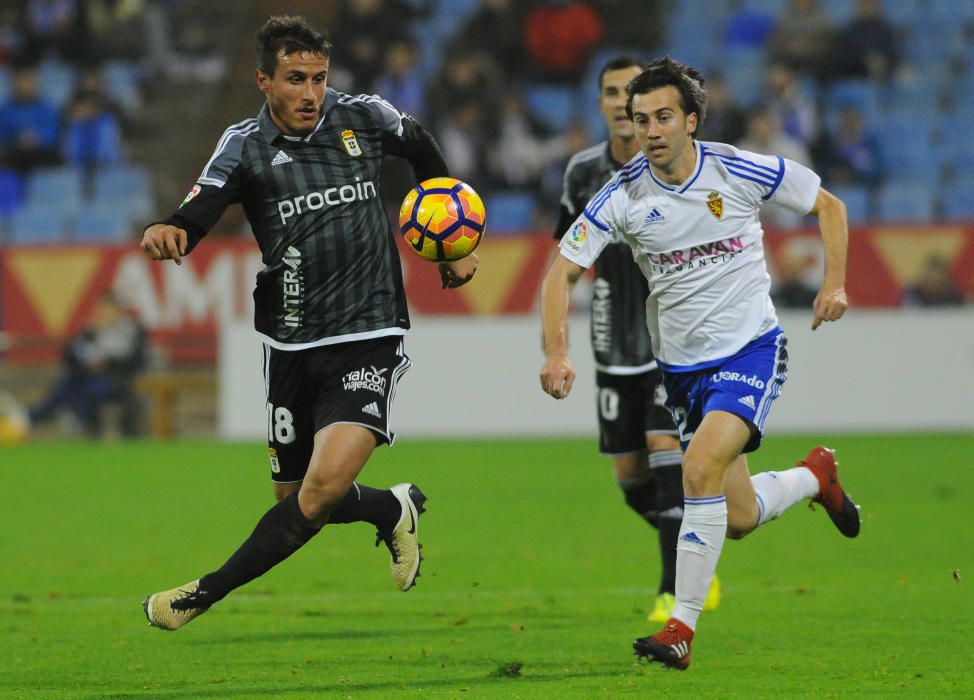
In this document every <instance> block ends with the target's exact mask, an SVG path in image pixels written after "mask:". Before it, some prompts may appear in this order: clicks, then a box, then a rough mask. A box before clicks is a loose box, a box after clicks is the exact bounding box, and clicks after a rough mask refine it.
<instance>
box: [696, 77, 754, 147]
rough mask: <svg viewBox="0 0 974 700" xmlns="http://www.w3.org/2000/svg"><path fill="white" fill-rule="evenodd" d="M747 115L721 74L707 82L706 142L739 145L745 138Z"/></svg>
mask: <svg viewBox="0 0 974 700" xmlns="http://www.w3.org/2000/svg"><path fill="white" fill-rule="evenodd" d="M745 124H746V115H745V112H744V110H743V109H741V108H740V107H739V106H738V105H737V103H736V102H734V95H733V94H732V93H731V91H730V90H728V89H727V82H726V81H725V80H724V78H723V76H722V75H720V74H719V73H715V74H713V75H711V76H710V78H709V79H708V80H707V119H706V121H705V122H704V123H703V129H702V130H701V138H702V139H703V140H704V141H718V142H720V143H730V144H735V143H737V142H738V141H739V140H740V139H741V138H742V137H743V136H744V127H745Z"/></svg>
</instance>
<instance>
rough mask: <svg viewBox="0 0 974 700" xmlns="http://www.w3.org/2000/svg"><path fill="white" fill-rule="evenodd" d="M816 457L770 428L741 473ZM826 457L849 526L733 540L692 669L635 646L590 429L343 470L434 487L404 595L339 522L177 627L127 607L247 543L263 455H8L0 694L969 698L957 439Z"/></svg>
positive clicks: (924, 438)
mask: <svg viewBox="0 0 974 700" xmlns="http://www.w3.org/2000/svg"><path fill="white" fill-rule="evenodd" d="M810 444H811V443H810V440H809V439H808V438H803V437H802V438H797V437H796V438H792V437H772V438H770V439H769V440H768V441H767V442H766V445H765V447H764V448H763V449H762V450H761V451H760V452H759V453H758V454H757V455H755V456H754V457H753V458H752V470H754V471H759V470H763V469H769V468H778V469H780V468H783V467H785V466H786V465H788V464H791V463H793V462H794V461H795V459H797V458H800V457H801V456H803V455H804V453H805V452H806V451H807V449H808V447H809V446H810ZM831 444H834V445H835V446H837V447H838V448H839V455H840V458H841V461H842V474H843V480H844V482H845V484H846V487H847V488H848V489H849V490H850V491H851V492H852V493H853V494H854V495H855V497H856V498H857V500H859V501H860V502H861V503H862V505H863V518H864V526H863V531H862V535H861V536H860V538H859V539H858V540H855V541H847V540H844V539H843V538H842V537H840V536H839V535H838V534H837V533H835V531H834V530H833V528H832V526H831V524H830V523H829V522H828V519H827V518H826V516H825V514H824V512H823V511H822V510H821V509H819V510H818V511H817V512H815V513H811V512H809V511H808V510H807V509H806V508H805V507H804V506H803V505H801V506H798V507H796V508H795V509H793V510H792V511H791V512H789V513H787V514H785V515H784V516H783V517H782V518H781V519H780V520H778V521H777V522H775V523H772V524H770V525H769V526H766V527H763V528H761V529H760V530H758V531H757V532H756V533H754V534H753V535H751V536H750V537H749V538H748V539H747V540H745V541H744V542H728V543H727V544H726V546H725V548H724V556H723V558H722V560H721V564H720V568H719V572H720V575H721V579H722V581H723V583H724V600H723V602H722V604H721V607H720V609H719V610H718V611H716V612H715V613H707V614H705V615H704V617H703V618H702V619H701V622H700V625H699V627H698V636H697V639H696V641H695V643H694V649H693V666H692V667H691V669H690V670H689V671H688V672H687V673H677V672H675V671H667V670H664V669H662V668H660V667H658V666H655V665H652V666H651V665H647V664H645V663H637V662H636V661H635V660H634V659H633V657H632V654H631V651H630V644H631V640H632V639H633V638H634V637H636V636H641V635H644V634H647V633H648V632H650V631H655V630H654V629H652V628H650V627H649V626H648V624H647V623H646V622H645V615H646V613H647V612H648V606H649V603H650V600H651V594H652V590H651V589H652V588H653V584H654V583H655V581H656V580H657V576H658V558H657V556H656V553H655V550H656V546H655V543H654V542H655V539H654V537H653V535H652V534H651V532H650V531H649V530H648V529H647V528H645V526H644V525H642V524H641V523H640V522H639V521H638V520H637V518H636V517H635V516H634V515H633V514H632V513H631V512H629V511H628V510H627V509H626V508H625V506H624V505H623V502H622V498H621V496H620V494H619V492H618V489H617V488H616V486H615V484H614V482H613V479H612V478H611V476H610V469H609V465H608V462H607V460H606V459H604V458H601V457H599V456H598V455H596V454H594V446H593V445H592V443H591V442H590V441H588V440H584V441H582V440H556V441H542V440H537V441H511V442H503V441H497V442H487V441H483V442H435V443H434V442H407V441H403V442H401V443H400V444H399V445H397V446H396V447H395V448H393V449H387V448H384V449H382V450H380V451H378V452H377V453H376V455H375V457H374V458H373V460H372V462H371V463H370V465H369V466H368V468H367V469H366V472H365V474H364V475H363V479H362V481H363V482H364V483H369V484H375V485H383V486H387V485H390V484H392V483H395V482H397V481H402V480H415V481H417V482H419V483H420V484H421V485H422V487H423V489H424V490H425V491H426V493H427V494H428V495H429V497H430V502H429V504H428V505H429V508H428V512H427V514H426V515H425V516H424V517H423V521H422V534H423V540H424V543H425V548H424V553H425V555H426V561H425V562H424V565H423V577H422V578H421V579H420V580H419V586H418V587H417V588H416V589H414V590H413V591H410V592H409V593H407V594H401V593H397V592H395V591H394V590H393V588H392V582H391V579H390V578H389V575H388V554H387V552H386V551H385V549H384V548H383V549H374V548H373V547H372V540H373V532H372V530H371V529H370V528H369V527H368V526H365V525H349V526H334V527H329V528H326V529H325V531H324V532H323V533H322V534H321V535H319V536H318V537H317V538H315V540H313V541H312V542H311V543H309V545H308V546H306V547H305V548H304V549H303V550H301V551H299V552H298V553H297V554H296V555H295V556H294V557H292V558H291V559H290V560H288V561H286V562H284V563H283V564H282V565H280V566H278V567H277V568H276V569H274V570H273V571H271V572H270V573H268V574H267V575H266V576H264V577H263V578H261V579H259V580H257V581H254V582H253V583H251V584H250V585H248V586H246V587H244V588H243V589H241V590H239V591H237V592H235V593H234V594H233V595H231V596H230V597H229V598H227V599H226V600H225V601H223V602H222V603H220V604H219V605H218V606H216V607H215V608H214V609H213V610H211V611H210V612H209V613H207V614H206V615H205V616H203V617H202V618H200V619H199V620H197V621H195V622H193V623H192V624H190V625H189V626H187V627H186V628H184V629H182V630H180V631H178V632H176V633H166V632H161V631H159V630H155V629H151V628H149V627H148V626H147V625H146V624H145V621H144V618H143V615H142V610H141V607H140V601H141V599H142V597H143V596H144V595H145V594H147V593H150V592H153V591H156V590H161V589H164V588H170V587H172V586H174V585H178V584H181V583H183V582H185V581H187V580H189V579H192V578H194V577H196V576H199V575H200V574H202V573H205V572H206V571H209V570H211V569H213V568H215V567H216V566H218V565H219V564H221V563H222V562H223V560H224V559H225V558H226V557H227V556H228V555H229V554H230V553H231V551H232V550H233V549H234V548H235V547H236V546H237V545H238V544H239V543H240V542H241V541H242V540H243V538H244V537H245V536H246V535H247V534H249V532H250V530H251V529H252V527H253V525H254V523H255V522H256V520H257V518H258V517H259V516H260V515H261V514H262V513H263V512H264V510H266V508H267V507H269V505H270V503H271V489H270V486H269V483H268V479H267V474H266V473H265V458H264V450H263V449H262V448H261V447H260V446H259V445H220V444H214V443H207V442H186V443H169V444H151V443H141V444H110V445H92V444H83V443H37V444H30V445H26V446H22V447H19V448H7V449H3V451H0V486H2V489H3V494H4V499H3V502H2V505H0V618H2V619H0V696H2V697H5V698H6V697H15V698H31V699H33V698H65V697H156V698H266V697H287V698H301V697H349V698H383V697H390V698H393V697H394V698H401V697H423V698H425V697H448V698H548V699H553V698H559V699H560V698H596V697H599V698H601V697H606V698H615V697H624V696H628V695H631V696H633V697H644V698H645V697H667V696H675V695H676V694H677V693H680V694H681V696H685V697H721V698H725V697H749V698H750V697H776V698H791V697H800V696H807V697H815V698H822V697H842V698H847V697H876V698H887V697H904V698H917V697H936V696H968V697H970V696H974V632H972V629H971V626H972V624H974V595H972V588H971V587H972V585H974V565H972V564H974V528H972V527H971V516H970V513H971V510H970V509H971V497H972V495H974V469H972V468H971V467H972V465H971V456H972V455H974V437H972V436H970V435H918V436H855V437H852V436H836V437H835V438H834V439H832V440H831ZM953 570H958V571H959V572H960V576H961V578H960V580H959V581H957V580H956V579H955V577H954V576H952V571H953Z"/></svg>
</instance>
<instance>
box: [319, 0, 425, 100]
mask: <svg viewBox="0 0 974 700" xmlns="http://www.w3.org/2000/svg"><path fill="white" fill-rule="evenodd" d="M415 14H416V11H415V9H414V8H411V7H410V5H409V4H408V3H405V2H397V1H396V0H347V2H343V3H341V11H340V12H339V15H338V20H337V22H336V27H335V29H334V31H333V32H332V36H333V37H334V42H335V55H337V56H342V61H341V64H340V66H336V68H339V69H340V70H339V71H337V72H338V73H339V76H338V77H339V82H340V83H341V84H335V87H337V88H339V89H342V86H343V85H345V83H346V82H347V83H348V87H350V86H352V85H354V86H355V91H356V92H370V91H372V90H374V89H375V88H374V84H375V80H376V78H377V77H378V76H379V73H381V72H382V68H383V65H384V61H385V48H386V46H388V45H389V44H390V43H392V42H393V41H395V40H396V39H398V38H400V37H402V36H403V34H404V33H406V34H408V32H409V23H410V20H411V19H412V17H413V16H414V15H415ZM342 71H345V72H347V73H348V74H349V75H347V76H342V75H340V74H341V72H342ZM349 81H350V82H349ZM329 84H334V81H333V79H332V76H329Z"/></svg>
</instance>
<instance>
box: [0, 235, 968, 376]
mask: <svg viewBox="0 0 974 700" xmlns="http://www.w3.org/2000/svg"><path fill="white" fill-rule="evenodd" d="M766 248H767V252H768V260H769V267H770V268H771V273H772V276H774V275H775V273H776V270H777V269H778V266H779V265H781V264H783V261H784V260H785V259H788V260H790V261H794V260H796V259H797V260H798V261H799V263H800V265H801V266H802V267H803V268H804V269H805V271H806V276H807V278H808V279H809V281H812V282H814V281H815V280H816V279H820V269H821V259H822V258H821V255H822V253H821V248H822V247H821V243H820V242H819V240H818V235H817V233H816V232H814V231H800V232H789V233H787V234H786V233H773V232H772V233H768V234H767V236H766ZM554 250H555V247H554V242H553V241H552V240H551V238H550V237H549V236H548V235H547V233H543V232H539V233H537V234H531V235H524V236H517V237H494V238H488V239H487V240H486V241H485V242H484V245H482V246H481V247H480V248H479V249H478V251H477V253H478V255H479V256H480V259H481V264H480V270H479V272H478V274H477V279H476V280H475V282H473V283H471V284H469V285H467V286H465V287H462V288H460V289H456V290H442V289H440V280H439V274H438V272H437V267H436V265H434V264H431V263H429V262H427V261H425V260H422V259H420V258H418V257H417V256H415V255H413V254H412V253H410V252H409V251H407V250H405V249H403V251H402V261H403V272H404V277H405V280H406V288H407V294H408V296H409V303H410V309H411V311H412V313H413V314H414V315H420V314H460V315H468V314H469V315H507V314H533V313H536V308H537V299H538V290H539V287H540V284H541V279H542V277H543V275H544V272H545V270H546V269H547V266H548V264H549V261H550V260H551V256H552V255H553V254H554ZM931 256H938V257H940V258H943V259H944V260H946V261H948V263H949V265H950V267H951V272H952V274H953V276H954V279H955V281H956V282H957V283H958V285H960V287H961V288H962V289H963V290H964V291H965V292H966V293H968V294H971V293H974V262H972V261H974V227H961V226H953V227H951V226H926V227H869V228H862V229H857V230H854V231H852V232H850V236H849V272H848V279H847V290H848V293H849V299H850V302H851V304H853V305H854V306H858V307H891V306H897V305H898V304H899V303H900V299H901V296H902V290H903V287H904V286H905V285H907V284H909V283H910V282H912V281H913V280H914V279H916V278H917V276H918V275H919V272H920V270H921V269H922V267H923V265H924V264H925V263H926V261H927V260H928V259H929V258H930V257H931ZM261 267H262V263H261V260H260V254H259V252H258V250H257V247H256V245H255V244H254V242H253V241H252V240H251V239H249V238H234V239H208V240H206V241H204V242H203V243H202V244H201V245H200V246H199V247H198V248H197V249H196V250H195V251H194V252H193V254H192V255H191V256H189V257H188V258H186V259H185V260H184V263H183V265H178V266H177V265H175V264H173V263H171V262H166V263H158V262H152V261H150V260H148V259H147V258H146V257H145V256H144V255H143V254H142V252H141V251H140V250H139V249H138V247H137V246H135V245H130V246H53V247H52V246H27V247H20V246H14V247H7V248H5V249H3V250H0V314H2V315H0V323H2V328H3V329H4V330H5V331H6V332H7V334H8V336H9V338H10V339H11V340H12V346H11V349H10V350H9V351H8V354H7V359H8V360H10V361H11V362H50V361H52V360H53V359H55V358H56V357H57V356H58V353H59V348H60V347H61V345H62V344H63V342H64V339H65V338H66V337H69V336H70V335H72V334H73V333H75V332H76V331H77V330H78V329H79V328H80V327H81V326H82V325H83V324H84V323H85V321H86V319H87V317H88V315H89V313H90V312H91V309H92V307H93V305H94V302H95V300H96V299H97V298H98V296H99V295H101V294H102V293H104V292H105V291H107V290H115V291H116V292H118V293H119V294H120V295H121V296H122V297H124V298H125V299H126V300H127V302H128V303H129V304H130V305H131V306H132V308H133V310H134V312H135V313H137V314H138V315H139V316H140V317H141V318H142V320H143V321H144V323H145V324H146V326H147V327H148V328H149V329H150V330H151V332H152V335H153V339H154V341H155V342H156V345H157V347H160V348H162V350H163V351H164V353H166V354H167V355H168V356H169V357H170V358H171V359H172V360H173V361H175V362H181V361H210V360H213V359H214V358H215V356H216V333H217V328H218V324H219V323H220V322H221V321H222V320H227V319H241V318H244V319H247V318H250V316H251V315H252V309H253V305H252V299H251V292H252V290H253V284H254V276H255V274H256V273H257V271H258V270H260V269H261Z"/></svg>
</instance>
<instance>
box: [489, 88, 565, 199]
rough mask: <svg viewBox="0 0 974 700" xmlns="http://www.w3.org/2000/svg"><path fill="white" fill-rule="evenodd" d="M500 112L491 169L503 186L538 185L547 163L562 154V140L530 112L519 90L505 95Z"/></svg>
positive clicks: (533, 186) (536, 186)
mask: <svg viewBox="0 0 974 700" xmlns="http://www.w3.org/2000/svg"><path fill="white" fill-rule="evenodd" d="M500 112H501V119H500V132H499V134H498V137H497V143H496V147H495V148H492V149H491V156H492V157H493V162H492V163H491V165H492V167H491V170H492V171H493V172H494V173H495V174H496V179H497V180H498V182H499V184H501V185H503V186H504V187H530V188H533V189H537V188H538V183H539V181H540V177H541V172H542V171H543V170H544V168H545V165H546V164H547V163H548V162H550V161H551V160H552V159H554V158H557V157H558V156H560V155H562V152H563V150H564V146H563V143H562V141H561V139H559V138H558V136H556V135H555V134H552V133H551V131H550V130H549V129H548V128H547V127H546V126H545V125H544V124H542V123H541V122H539V121H538V120H537V119H535V118H534V117H532V116H531V114H529V113H528V111H527V109H526V108H525V106H524V101H523V100H522V99H521V96H520V95H519V94H518V93H517V92H510V93H508V94H507V95H505V96H504V98H503V104H502V105H501V110H500Z"/></svg>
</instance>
